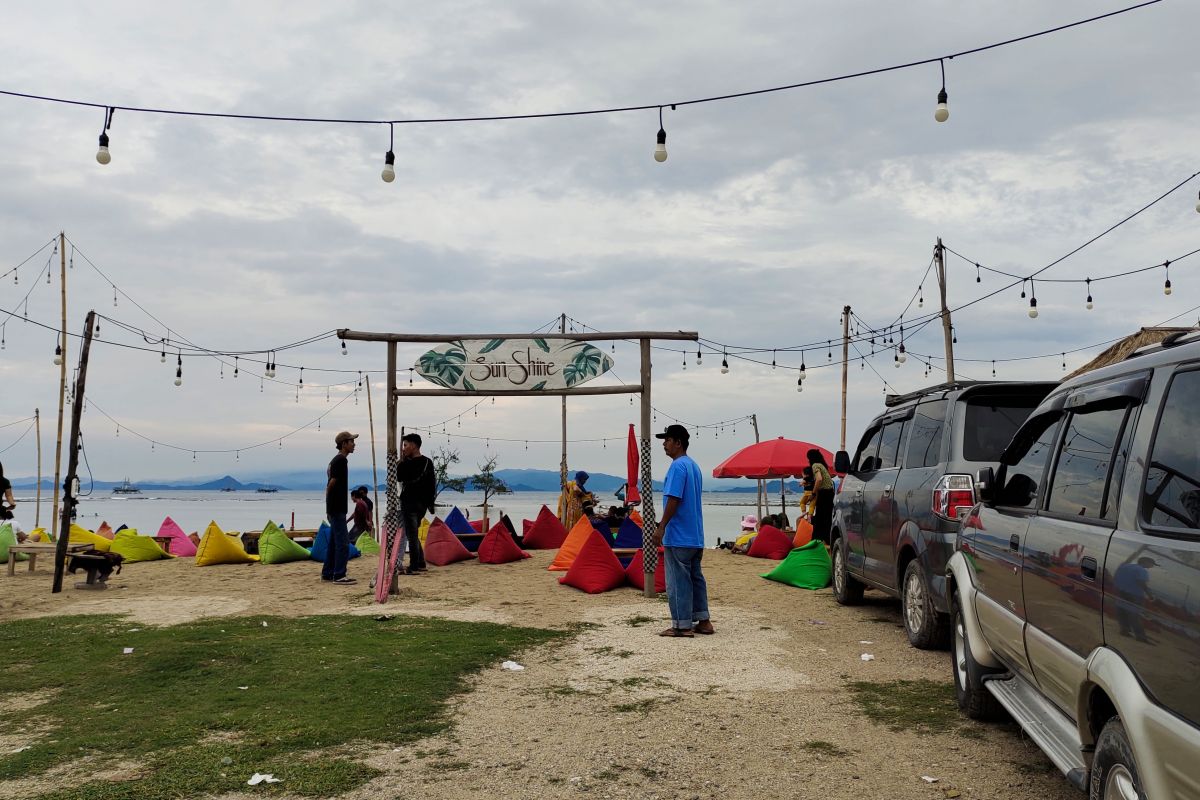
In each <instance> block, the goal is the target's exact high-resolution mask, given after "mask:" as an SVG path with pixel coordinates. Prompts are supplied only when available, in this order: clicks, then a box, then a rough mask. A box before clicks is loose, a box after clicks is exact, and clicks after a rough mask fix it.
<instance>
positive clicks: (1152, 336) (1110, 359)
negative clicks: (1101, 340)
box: [1063, 328, 1196, 381]
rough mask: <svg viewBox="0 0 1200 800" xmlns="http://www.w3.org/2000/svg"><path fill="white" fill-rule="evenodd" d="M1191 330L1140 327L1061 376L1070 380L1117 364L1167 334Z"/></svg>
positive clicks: (1160, 339)
mask: <svg viewBox="0 0 1200 800" xmlns="http://www.w3.org/2000/svg"><path fill="white" fill-rule="evenodd" d="M1193 330H1196V329H1195V328H1142V329H1141V330H1139V331H1138V332H1137V333H1135V334H1133V335H1132V336H1126V337H1125V338H1124V339H1122V340H1121V341H1119V342H1117V343H1116V344H1113V345H1112V346H1110V347H1109V348H1108V349H1107V350H1105V351H1104V352H1103V353H1101V354H1100V355H1098V356H1096V357H1095V358H1093V359H1092V360H1091V361H1089V362H1088V363H1086V364H1084V365H1083V366H1082V367H1080V368H1079V369H1077V370H1075V371H1074V372H1072V373H1071V374H1070V375H1068V376H1067V377H1065V378H1063V380H1064V381H1065V380H1070V379H1071V378H1074V377H1075V376H1076V375H1082V374H1083V373H1085V372H1091V371H1092V370H1094V369H1100V368H1101V367H1107V366H1109V365H1110V364H1118V363H1120V362H1122V361H1124V360H1125V359H1126V358H1128V357H1129V355H1130V354H1131V353H1133V352H1134V351H1136V350H1138V349H1139V348H1142V347H1145V346H1146V345H1150V344H1158V343H1159V342H1161V341H1162V340H1163V339H1166V338H1167V337H1168V336H1170V335H1171V334H1173V333H1180V332H1183V331H1193Z"/></svg>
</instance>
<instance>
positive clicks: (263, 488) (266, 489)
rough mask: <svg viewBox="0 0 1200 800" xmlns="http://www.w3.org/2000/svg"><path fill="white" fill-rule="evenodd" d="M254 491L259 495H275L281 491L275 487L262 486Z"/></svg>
mask: <svg viewBox="0 0 1200 800" xmlns="http://www.w3.org/2000/svg"><path fill="white" fill-rule="evenodd" d="M254 491H256V492H258V493H259V494H275V493H276V492H278V491H279V490H278V489H276V488H275V487H274V486H260V487H258V488H257V489H255V490H254Z"/></svg>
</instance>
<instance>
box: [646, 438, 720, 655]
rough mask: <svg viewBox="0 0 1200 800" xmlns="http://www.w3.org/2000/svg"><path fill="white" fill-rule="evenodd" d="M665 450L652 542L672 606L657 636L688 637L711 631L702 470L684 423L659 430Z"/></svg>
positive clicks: (668, 599)
mask: <svg viewBox="0 0 1200 800" xmlns="http://www.w3.org/2000/svg"><path fill="white" fill-rule="evenodd" d="M656 438H658V439H662V443H663V451H664V452H666V454H667V455H668V456H670V457H671V466H670V467H669V468H668V469H667V479H666V481H665V482H664V484H663V497H665V498H666V504H665V506H664V508H663V516H662V522H660V523H658V530H657V531H656V532H655V534H654V545H655V546H656V547H657V546H658V545H660V544H661V545H662V546H663V548H664V556H663V565H664V569H665V572H666V576H667V602H668V604H669V605H670V607H671V627H669V628H667V629H666V630H665V631H663V632H662V633H661V634H659V635H660V636H674V637H684V638H691V637H692V636H693V635H694V634H697V633H702V634H710V633H713V632H714V631H713V626H712V622H710V621H709V618H708V584H707V583H705V581H704V573H703V572H701V571H700V560H701V558H703V557H704V517H703V512H702V510H701V507H700V493H701V491H702V490H703V476H701V474H700V467H699V466H698V465H697V464H696V462H695V461H693V460H692V459H691V458H690V457H689V456H688V454H687V449H688V442H689V440H690V439H691V436H690V435H689V434H688V431H687V428H685V427H683V426H682V425H668V426H667V429H666V430H665V431H663V432H662V433H659V434H656Z"/></svg>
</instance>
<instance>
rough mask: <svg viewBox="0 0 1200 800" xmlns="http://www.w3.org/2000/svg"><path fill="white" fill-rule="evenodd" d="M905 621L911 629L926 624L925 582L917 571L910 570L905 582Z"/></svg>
mask: <svg viewBox="0 0 1200 800" xmlns="http://www.w3.org/2000/svg"><path fill="white" fill-rule="evenodd" d="M904 621H905V623H906V624H907V625H908V629H909V630H910V631H919V630H921V628H922V627H923V626H924V625H925V584H924V583H923V582H922V581H921V576H920V574H919V573H917V572H910V573H909V574H908V580H906V581H905V582H904Z"/></svg>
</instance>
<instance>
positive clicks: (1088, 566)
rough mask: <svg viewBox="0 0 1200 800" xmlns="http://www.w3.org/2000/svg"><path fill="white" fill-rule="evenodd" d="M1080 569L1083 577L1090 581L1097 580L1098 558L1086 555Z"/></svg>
mask: <svg viewBox="0 0 1200 800" xmlns="http://www.w3.org/2000/svg"><path fill="white" fill-rule="evenodd" d="M1079 571H1080V572H1082V573H1083V577H1084V578H1085V579H1087V580H1089V581H1094V580H1096V559H1094V558H1092V557H1091V556H1084V557H1083V560H1082V561H1080V562H1079Z"/></svg>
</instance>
